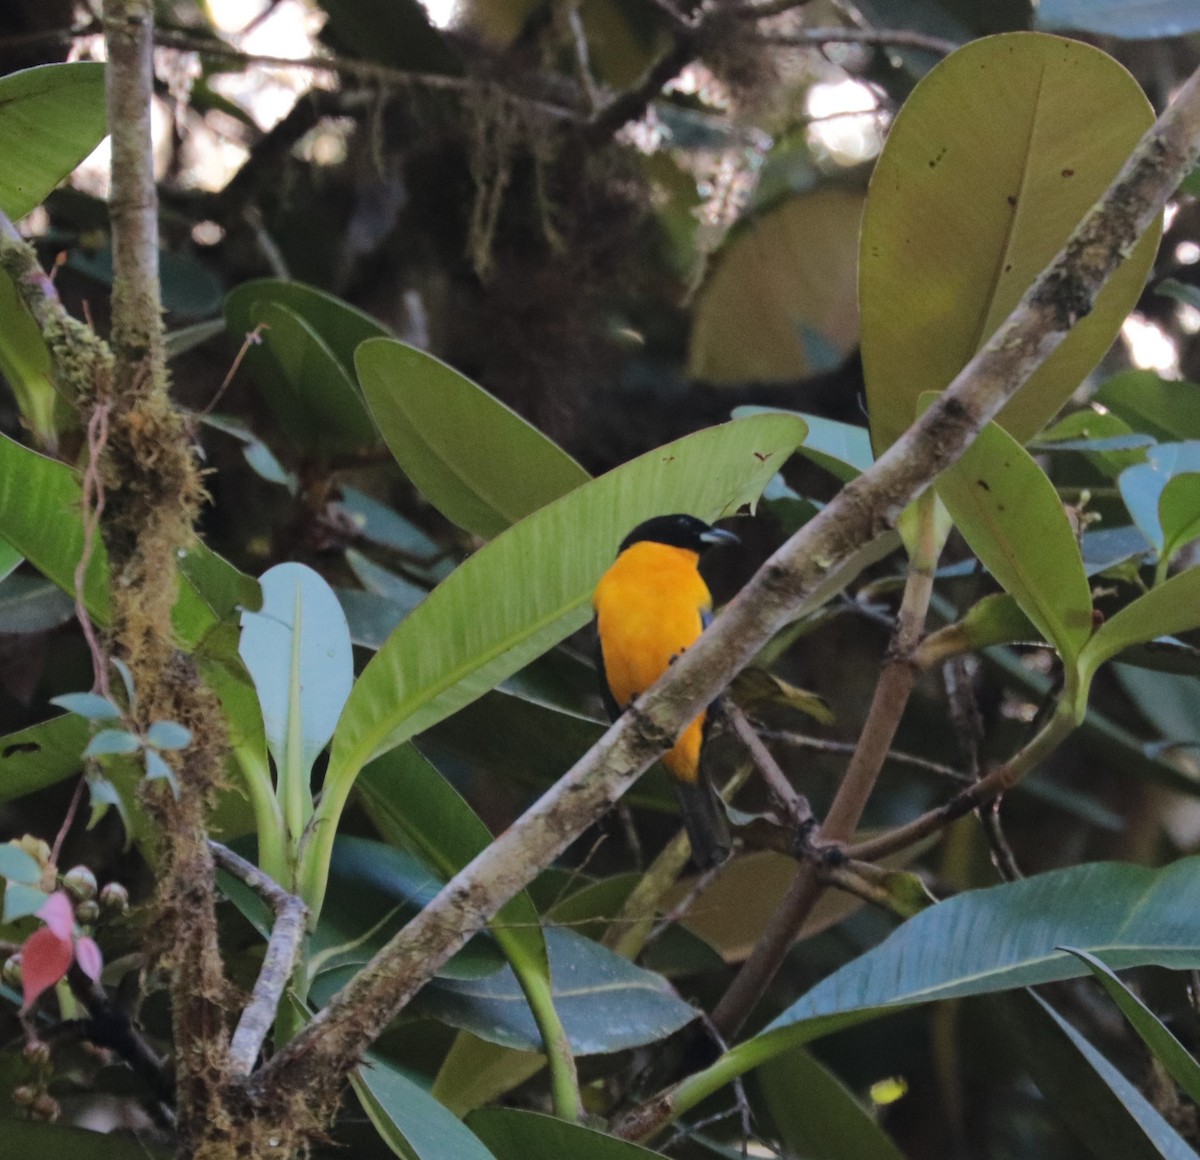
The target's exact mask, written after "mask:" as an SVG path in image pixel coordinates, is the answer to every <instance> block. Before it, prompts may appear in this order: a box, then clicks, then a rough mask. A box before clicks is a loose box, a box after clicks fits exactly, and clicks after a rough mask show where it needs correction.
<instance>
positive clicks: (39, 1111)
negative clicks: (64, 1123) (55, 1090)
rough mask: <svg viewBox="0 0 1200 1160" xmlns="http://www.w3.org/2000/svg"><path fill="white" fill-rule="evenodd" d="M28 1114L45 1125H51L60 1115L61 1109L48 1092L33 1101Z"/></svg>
mask: <svg viewBox="0 0 1200 1160" xmlns="http://www.w3.org/2000/svg"><path fill="white" fill-rule="evenodd" d="M29 1114H30V1115H31V1116H32V1117H33V1118H34V1119H35V1120H43V1121H45V1122H46V1123H48V1124H50V1123H53V1122H54V1121H55V1120H57V1119H58V1117H59V1116H61V1115H62V1108H60V1107H59V1106H58V1100H56V1099H55V1098H54V1097H53V1096H52V1095H51V1094H50V1093H49V1092H42V1094H41V1095H40V1096H38V1097H37V1098H36V1099H35V1100H34V1101H33V1106H32V1107H31V1108H30V1109H29Z"/></svg>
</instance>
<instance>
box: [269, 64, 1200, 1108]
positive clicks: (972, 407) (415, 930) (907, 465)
mask: <svg viewBox="0 0 1200 1160" xmlns="http://www.w3.org/2000/svg"><path fill="white" fill-rule="evenodd" d="M1198 154H1200V73H1197V74H1196V75H1195V76H1193V77H1192V78H1191V79H1190V80H1189V81H1188V82H1187V83H1186V84H1185V86H1184V87H1183V89H1182V90H1181V91H1180V94H1179V96H1178V97H1177V99H1176V101H1175V102H1174V104H1173V105H1172V106H1171V108H1169V109H1168V110H1167V111H1166V113H1164V114H1163V116H1162V117H1161V118H1160V119H1159V120H1158V122H1156V124H1155V125H1154V126H1153V127H1152V128H1151V129H1150V130H1149V132H1148V133H1147V134H1146V136H1145V137H1144V138H1143V140H1142V141H1141V143H1140V144H1139V146H1138V148H1137V150H1136V151H1135V152H1134V154H1133V155H1132V157H1131V158H1130V160H1129V161H1128V163H1127V164H1126V165H1125V167H1124V168H1123V169H1122V171H1121V173H1120V174H1119V175H1118V177H1117V179H1116V180H1115V181H1114V182H1113V184H1112V186H1111V187H1110V188H1109V190H1108V191H1107V192H1106V193H1105V195H1104V197H1103V198H1102V199H1101V201H1100V202H1098V203H1097V205H1096V206H1094V207H1093V209H1092V210H1091V211H1089V213H1088V214H1087V216H1086V217H1085V218H1084V220H1083V222H1082V223H1081V224H1080V226H1079V227H1078V228H1077V229H1076V231H1075V232H1074V233H1073V234H1072V236H1071V238H1070V239H1069V241H1068V243H1067V245H1066V247H1065V248H1064V250H1063V251H1062V252H1061V253H1060V254H1059V255H1058V256H1057V257H1056V258H1055V260H1054V261H1053V262H1052V263H1051V264H1050V266H1049V267H1047V269H1046V270H1045V271H1044V272H1043V273H1042V274H1041V276H1039V278H1038V279H1037V281H1036V282H1035V283H1034V285H1033V286H1032V287H1031V289H1030V290H1029V292H1028V293H1027V294H1026V295H1025V297H1024V298H1023V299H1022V300H1021V302H1020V304H1019V305H1018V306H1017V308H1016V310H1014V312H1013V313H1012V315H1011V316H1010V317H1009V319H1008V320H1007V321H1006V322H1005V323H1004V325H1003V326H1002V327H1001V328H1000V329H999V330H998V331H997V333H996V334H995V335H994V336H993V337H992V339H991V340H990V341H989V342H988V343H987V345H986V346H985V347H984V348H983V349H982V350H980V352H979V353H978V354H977V355H976V356H975V357H974V358H973V359H972V360H971V362H970V363H969V364H968V365H967V366H966V367H965V368H964V369H963V371H962V372H961V373H960V374H959V375H958V377H957V378H956V379H955V381H954V382H953V383H952V384H951V385H950V386H949V387H948V388H947V389H946V391H945V392H944V393H943V394H942V395H941V397H940V398H939V400H938V401H937V402H936V403H935V404H934V405H933V406H931V407H930V408H929V409H928V410H927V411H926V412H925V414H924V415H923V416H922V418H921V419H920V420H919V421H918V422H917V423H916V424H914V426H913V427H912V428H911V429H910V430H909V431H908V432H906V433H905V434H904V435H903V436H902V437H901V438H900V439H899V440H897V442H896V443H895V444H894V445H893V446H892V447H891V448H890V449H889V450H888V451H887V452H886V453H885V454H884V455H882V456H881V457H880V459H879V460H878V461H877V462H876V463H875V465H874V466H873V467H872V468H871V469H870V470H869V471H867V472H865V473H864V474H863V475H862V476H860V477H859V478H857V479H856V480H854V481H853V482H852V483H850V484H848V485H847V486H846V487H845V488H844V489H843V491H842V492H841V493H839V495H838V496H836V497H835V498H834V500H833V501H832V502H831V503H830V504H829V505H828V506H827V507H826V508H825V509H824V510H823V511H822V512H821V513H820V514H819V515H818V516H817V517H816V518H815V519H813V520H812V521H811V522H809V523H808V524H807V525H806V526H805V527H804V528H802V529H801V530H800V531H799V532H798V533H797V534H796V535H795V536H793V537H792V538H791V539H790V540H789V541H788V542H787V543H786V544H785V545H784V546H783V547H782V548H781V549H780V550H779V551H778V552H776V553H775V555H774V556H772V557H771V559H770V560H768V561H767V562H766V564H764V565H763V567H762V568H761V569H760V570H759V572H758V573H757V575H756V576H755V577H754V578H753V579H752V580H751V581H750V583H749V584H748V585H747V586H746V587H745V588H744V589H743V591H742V592H741V593H740V594H739V595H738V596H737V597H736V598H735V599H734V600H733V601H732V602H731V603H730V605H729V606H728V607H727V608H726V609H725V610H724V611H723V612H722V613H721V615H720V616H719V617H718V618H717V620H716V622H715V623H714V625H713V627H712V628H711V629H710V630H709V631H708V632H706V633H705V634H704V635H703V636H702V637H701V639H700V640H699V641H698V642H697V643H696V644H695V645H694V646H693V647H692V648H690V649H688V651H687V652H686V653H684V654H683V656H682V657H681V658H680V659H679V661H678V662H677V663H676V664H674V665H672V666H671V669H670V670H669V671H668V673H667V674H666V675H665V676H664V677H663V679H662V681H661V682H660V683H659V684H658V685H656V686H655V688H654V689H653V690H651V692H650V693H649V694H647V695H646V696H644V697H643V698H641V699H640V700H639V701H638V702H636V703H635V704H634V705H633V706H632V707H631V709H630V710H629V711H628V712H627V713H625V714H624V715H623V716H622V717H621V719H620V720H619V721H618V722H617V723H616V724H615V725H614V726H613V727H612V728H610V729H609V730H608V732H607V733H605V735H604V736H603V737H602V738H601V739H600V741H599V742H598V743H597V744H596V745H595V746H594V747H593V748H592V750H590V751H589V752H588V753H587V754H586V755H585V756H584V757H583V758H581V759H580V761H579V762H577V763H576V765H575V766H574V767H573V768H572V769H571V770H570V771H569V772H568V773H567V774H566V775H565V777H564V778H563V779H562V780H561V781H560V782H558V784H557V785H555V786H554V788H553V789H552V790H550V792H549V793H547V794H546V795H545V796H544V797H543V798H542V799H541V800H540V801H538V802H537V803H536V804H535V805H534V806H533V807H531V808H530V809H529V810H528V811H527V812H526V813H525V814H524V815H523V816H522V817H521V818H520V819H519V820H518V821H517V822H516V823H514V824H513V825H512V826H511V827H510V828H509V829H508V830H506V831H505V832H504V833H503V834H502V835H500V837H498V838H497V839H496V841H495V842H494V843H493V844H492V845H491V846H489V847H488V848H487V849H486V850H485V851H483V852H482V853H481V854H480V855H479V856H478V857H476V858H475V859H474V860H473V861H472V862H471V863H470V864H469V865H468V866H466V867H465V868H464V869H463V870H462V871H460V872H459V873H458V874H457V875H455V877H454V878H453V879H452V880H451V881H450V882H449V883H447V885H446V886H445V887H444V888H443V889H442V890H441V891H440V892H439V894H438V895H437V897H436V898H435V899H434V900H433V901H432V902H431V903H430V904H429V905H428V906H426V907H425V909H424V910H423V911H422V912H421V913H420V914H419V915H417V916H416V917H415V918H414V919H413V920H412V921H411V922H410V923H409V924H408V925H407V926H406V927H405V928H404V929H403V930H401V931H400V932H399V933H398V934H397V935H396V936H395V937H394V938H393V939H392V940H391V941H390V942H389V943H388V944H387V945H386V946H385V947H384V948H383V949H382V950H380V952H379V953H378V954H377V955H376V956H375V957H374V959H372V961H371V962H370V963H369V964H368V965H367V966H366V967H365V968H364V969H363V971H362V972H361V973H360V974H359V975H357V976H356V977H355V978H354V980H352V982H351V983H350V984H349V985H348V986H347V987H346V988H345V989H344V990H343V991H342V992H341V993H340V994H339V995H338V996H336V997H335V998H334V999H333V1001H332V1002H331V1003H330V1004H329V1005H328V1006H327V1007H326V1008H325V1009H324V1010H323V1011H321V1012H320V1014H319V1015H318V1016H317V1017H316V1018H315V1019H314V1020H313V1022H312V1023H311V1024H309V1026H308V1027H307V1028H305V1029H304V1030H303V1031H302V1032H301V1033H300V1034H299V1035H298V1036H297V1037H296V1038H295V1039H293V1040H292V1041H291V1043H289V1044H288V1045H287V1046H286V1047H284V1048H283V1049H282V1051H280V1052H279V1054H278V1055H276V1056H275V1058H274V1059H273V1060H271V1061H270V1062H269V1063H268V1064H267V1065H266V1067H265V1068H263V1069H262V1071H261V1072H260V1073H258V1075H257V1076H256V1077H253V1080H252V1082H253V1088H252V1091H251V1098H252V1099H253V1100H254V1101H255V1102H256V1103H262V1104H267V1105H269V1104H271V1103H274V1102H277V1101H279V1100H280V1099H282V1098H283V1097H284V1095H285V1094H286V1092H287V1091H288V1090H289V1089H292V1090H294V1089H296V1088H297V1087H307V1086H308V1085H313V1089H314V1090H315V1089H316V1088H318V1087H319V1086H320V1085H322V1084H325V1085H331V1084H336V1083H337V1082H338V1080H339V1078H340V1077H341V1076H344V1075H345V1074H346V1072H347V1071H348V1070H349V1068H350V1067H351V1066H353V1064H354V1063H355V1062H356V1061H357V1060H358V1058H359V1057H360V1056H361V1053H362V1052H363V1050H364V1049H365V1048H366V1046H367V1045H368V1044H369V1043H370V1042H371V1041H372V1040H373V1039H374V1038H375V1037H376V1036H378V1035H379V1033H380V1032H381V1031H382V1029H383V1028H384V1027H385V1026H386V1025H387V1023H388V1022H389V1021H390V1020H391V1019H392V1018H394V1016H395V1015H396V1014H397V1012H399V1011H400V1009H401V1008H402V1007H403V1006H404V1005H405V1004H406V1003H407V1002H408V1001H409V999H411V997H412V996H413V995H414V994H415V993H416V991H417V990H418V989H419V988H420V987H421V986H423V985H424V984H425V982H426V981H428V979H429V978H430V977H431V976H432V974H433V972H434V971H436V970H437V968H438V967H439V966H440V965H441V964H442V963H444V962H445V961H446V960H447V959H448V958H449V957H450V956H451V955H452V954H453V953H454V952H455V951H456V950H458V948H459V947H461V946H462V945H463V944H464V943H465V942H466V940H467V939H468V938H469V937H470V936H471V935H472V934H473V933H475V931H477V930H479V929H480V928H481V927H482V926H483V925H484V924H485V923H486V922H487V920H488V919H489V918H490V917H491V916H492V915H493V914H495V912H496V911H497V910H498V909H499V907H500V906H502V905H503V903H504V902H505V901H507V900H508V898H510V897H511V896H512V895H513V894H514V893H515V892H516V891H517V890H519V889H520V888H521V887H522V886H524V885H525V884H526V883H527V882H528V881H529V880H530V879H532V877H533V876H534V875H535V874H536V873H537V872H538V870H539V869H540V868H541V867H543V866H546V865H549V863H550V862H551V861H552V860H553V859H554V858H555V857H557V856H558V855H559V854H560V853H561V852H562V851H563V850H564V849H565V848H566V847H567V846H568V845H569V844H570V843H571V842H572V841H573V840H574V839H575V838H576V837H577V836H578V835H579V834H580V833H582V831H583V830H584V829H585V828H586V827H587V826H588V825H589V824H591V823H592V821H594V819H595V818H596V817H598V816H599V815H600V813H602V812H603V811H604V810H605V809H607V808H608V807H609V806H610V805H611V804H612V802H614V801H615V800H616V799H617V798H618V797H619V796H620V795H621V794H622V793H623V792H624V791H625V790H626V789H627V788H628V787H629V786H630V784H632V782H633V781H634V779H635V778H636V777H637V776H638V775H639V774H640V773H641V772H642V770H644V769H645V768H646V767H647V766H648V765H649V764H650V762H651V761H652V760H653V759H654V758H655V756H656V755H657V754H658V753H660V752H662V751H663V750H665V749H666V748H667V747H668V746H669V745H670V743H671V742H672V741H673V740H674V738H675V736H676V734H677V732H678V730H679V728H680V727H681V726H682V725H683V724H684V723H685V722H686V721H688V720H690V719H691V718H692V717H693V716H694V715H695V714H696V713H697V712H698V711H699V710H700V709H701V708H702V707H703V706H705V705H707V704H709V703H710V702H711V701H712V700H713V698H714V697H715V696H716V695H717V694H718V693H719V692H720V690H721V689H723V688H724V687H725V686H726V685H727V684H728V683H729V682H730V680H731V679H732V678H733V676H734V675H736V673H737V672H738V671H740V669H741V668H743V667H744V666H745V665H746V664H747V663H748V662H749V661H750V659H751V658H752V657H753V656H754V654H755V653H756V652H757V651H758V650H759V649H760V648H761V647H762V646H763V645H764V644H765V643H766V642H767V641H768V640H769V639H770V638H771V636H772V635H773V634H774V633H775V632H776V631H778V630H779V629H780V628H782V627H783V626H784V625H785V624H786V623H788V622H789V621H790V620H791V619H792V618H794V617H795V616H796V615H797V612H798V610H800V609H801V608H802V607H803V605H804V602H805V600H806V598H807V597H808V596H809V595H810V594H811V593H813V592H815V591H816V590H817V588H818V587H819V585H820V584H821V583H822V581H824V580H825V579H826V578H827V577H828V576H829V575H830V574H831V573H832V572H834V571H835V570H836V569H837V568H838V567H839V566H840V565H842V564H843V563H844V562H845V561H846V560H847V559H848V558H849V557H850V556H851V555H852V554H853V553H854V552H855V551H856V550H857V549H859V548H860V547H862V546H863V545H864V544H866V543H868V542H869V541H870V540H872V539H873V538H874V537H875V536H877V535H879V534H880V533H882V532H884V531H886V530H888V529H890V528H892V527H894V526H895V523H896V521H897V519H898V518H899V516H900V513H901V511H903V509H904V508H905V507H906V506H907V505H908V504H909V503H911V502H912V501H913V500H914V499H916V498H917V497H918V496H919V495H920V494H921V493H922V492H923V491H924V490H925V489H926V488H928V487H929V485H930V483H931V481H932V480H933V479H934V477H935V476H936V475H937V474H938V473H939V472H940V471H942V470H943V469H944V468H946V467H948V466H949V465H950V464H951V463H953V462H954V461H955V460H956V459H957V458H958V457H959V456H960V455H961V454H962V453H963V452H964V451H965V450H966V448H967V447H968V446H969V445H970V443H971V441H972V440H973V439H974V437H975V436H976V435H977V434H978V432H979V431H980V430H981V428H982V427H983V426H984V424H986V423H987V422H988V421H989V420H990V419H991V418H993V417H994V416H995V415H996V413H997V412H998V411H999V410H1000V408H1001V407H1002V406H1003V405H1004V403H1005V402H1006V401H1007V399H1008V398H1010V397H1011V396H1012V395H1013V394H1014V393H1015V392H1016V391H1017V390H1018V389H1019V388H1020V386H1021V385H1022V384H1023V383H1024V382H1025V380H1026V379H1027V378H1028V377H1029V376H1030V375H1031V374H1032V373H1033V371H1034V370H1036V369H1037V367H1038V366H1040V365H1041V363H1042V362H1044V361H1045V359H1046V358H1047V357H1048V356H1049V355H1050V353H1051V352H1052V351H1053V350H1055V349H1056V348H1057V347H1058V345H1059V344H1060V343H1061V342H1062V341H1063V339H1064V338H1065V337H1066V335H1067V333H1068V332H1069V331H1070V329H1071V327H1072V326H1074V325H1075V323H1076V322H1078V321H1079V319H1080V318H1082V317H1083V316H1084V315H1086V314H1087V313H1088V312H1089V311H1090V309H1091V308H1092V305H1093V303H1094V302H1095V299H1096V296H1097V294H1098V293H1099V291H1100V288H1101V287H1102V286H1103V284H1104V282H1105V281H1106V279H1107V278H1108V277H1109V276H1110V275H1111V274H1112V273H1113V271H1114V270H1115V269H1116V268H1117V266H1118V265H1119V263H1120V261H1121V259H1122V257H1123V256H1124V255H1126V254H1128V253H1129V252H1130V250H1131V249H1132V247H1133V245H1134V243H1135V242H1136V240H1137V239H1138V237H1139V236H1140V235H1141V234H1142V233H1143V232H1144V231H1145V230H1146V229H1147V228H1148V227H1149V225H1150V223H1151V222H1152V221H1153V220H1154V219H1155V217H1156V216H1157V215H1158V214H1159V213H1160V212H1161V210H1162V207H1163V205H1164V203H1165V202H1166V200H1167V198H1168V197H1169V196H1170V194H1171V193H1172V192H1173V191H1174V189H1175V188H1176V186H1177V185H1178V183H1179V182H1180V180H1182V178H1183V177H1184V176H1185V175H1186V174H1187V173H1188V172H1189V171H1190V169H1191V167H1192V166H1193V165H1194V164H1195V160H1196V157H1197V155H1198ZM658 1102H659V1103H661V1101H658Z"/></svg>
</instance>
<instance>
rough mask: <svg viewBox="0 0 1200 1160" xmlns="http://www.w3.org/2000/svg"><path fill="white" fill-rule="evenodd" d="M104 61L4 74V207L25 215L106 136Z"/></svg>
mask: <svg viewBox="0 0 1200 1160" xmlns="http://www.w3.org/2000/svg"><path fill="white" fill-rule="evenodd" d="M104 108H105V106H104V65H102V64H96V63H92V62H90V61H87V62H84V61H79V62H75V63H71V64H48V65H42V66H40V67H38V68H29V69H25V70H24V71H22V72H15V73H10V74H9V75H8V76H6V77H3V78H0V156H2V157H3V158H4V168H3V172H2V173H0V209H2V210H3V211H4V213H5V214H6V215H7V216H8V217H9V218H11V219H12V220H13V221H16V220H17V219H18V218H23V217H24V216H25V215H26V214H27V213H28V212H29V211H30V210H31V209H33V207H34V206H35V205H37V204H38V203H39V202H41V201H42V200H43V199H44V198H45V197H46V195H47V194H48V193H49V192H50V191H51V190H52V189H53V188H54V187H55V186H56V185H57V184H58V183H59V182H60V181H62V179H63V178H64V177H66V176H67V174H68V173H70V172H71V170H72V169H74V168H75V166H76V165H78V164H79V163H80V162H81V161H82V160H83V159H84V158H85V157H86V156H87V155H88V154H89V153H91V151H92V150H93V149H95V148H96V146H97V145H99V144H100V142H101V141H102V140H103V138H104V133H105V112H104Z"/></svg>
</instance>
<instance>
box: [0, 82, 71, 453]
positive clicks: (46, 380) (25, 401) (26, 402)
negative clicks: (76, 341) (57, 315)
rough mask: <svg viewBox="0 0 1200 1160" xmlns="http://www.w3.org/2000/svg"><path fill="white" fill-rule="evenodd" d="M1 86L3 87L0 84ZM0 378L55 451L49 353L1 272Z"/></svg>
mask: <svg viewBox="0 0 1200 1160" xmlns="http://www.w3.org/2000/svg"><path fill="white" fill-rule="evenodd" d="M0 83H3V82H2V81H0ZM0 374H3V375H4V378H5V379H6V380H7V382H8V384H9V386H10V387H11V388H12V392H13V395H14V396H15V398H16V400H17V407H18V408H19V410H20V412H21V416H22V417H23V418H24V420H25V422H26V423H27V424H28V425H29V428H30V430H32V431H33V433H34V434H35V435H36V436H37V439H38V442H39V443H40V444H41V446H43V447H46V448H49V449H53V448H54V447H55V445H56V443H57V439H58V428H57V423H56V422H55V409H56V405H57V398H58V393H57V392H56V391H55V389H54V372H53V366H52V364H51V362H50V351H49V349H48V348H47V347H46V343H45V340H44V339H43V338H42V332H41V330H40V329H39V327H38V324H37V323H36V322H34V320H33V315H32V314H30V313H29V310H28V308H27V307H26V305H25V303H24V302H22V301H21V297H20V295H19V294H18V293H17V288H16V286H15V285H14V284H13V280H12V279H11V278H10V277H9V276H8V274H7V273H5V272H4V271H2V270H0Z"/></svg>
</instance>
